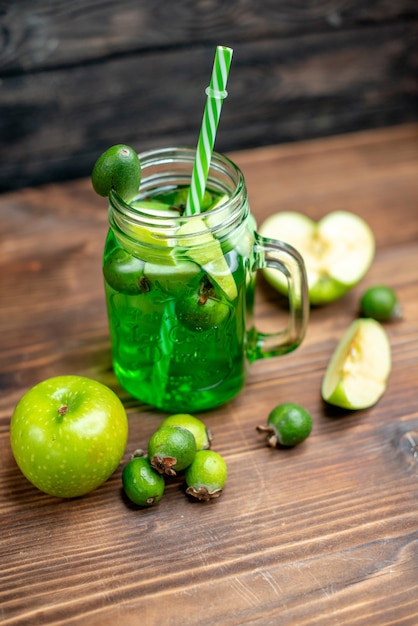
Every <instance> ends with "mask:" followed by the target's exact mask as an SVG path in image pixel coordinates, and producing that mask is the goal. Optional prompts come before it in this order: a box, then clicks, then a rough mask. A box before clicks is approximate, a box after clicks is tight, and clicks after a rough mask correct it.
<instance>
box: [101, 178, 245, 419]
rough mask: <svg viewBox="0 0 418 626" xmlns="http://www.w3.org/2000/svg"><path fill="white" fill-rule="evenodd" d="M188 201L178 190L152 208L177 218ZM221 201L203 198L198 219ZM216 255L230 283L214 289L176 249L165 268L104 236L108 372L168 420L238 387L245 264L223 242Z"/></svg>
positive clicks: (210, 194)
mask: <svg viewBox="0 0 418 626" xmlns="http://www.w3.org/2000/svg"><path fill="white" fill-rule="evenodd" d="M187 193H188V187H187V186H178V187H177V188H170V189H169V190H165V191H162V192H160V193H154V194H153V196H152V200H153V201H155V202H159V203H162V204H163V205H165V206H166V207H167V209H169V208H170V207H171V208H172V207H173V206H175V207H176V208H177V209H178V210H179V214H180V213H182V212H183V211H184V203H185V200H186V198H187ZM221 198H222V194H221V193H220V192H217V191H214V190H212V191H209V190H207V192H206V193H205V197H204V202H203V204H202V209H203V211H204V212H205V213H207V212H208V211H211V209H212V207H213V206H215V205H217V204H218V203H219V201H220V200H221ZM220 252H221V253H222V255H223V258H224V259H225V261H226V265H227V267H228V268H229V269H228V272H229V276H228V277H227V278H226V279H225V277H218V282H217V281H216V279H214V277H213V276H211V275H210V274H209V273H208V272H207V271H206V270H205V268H204V267H202V266H201V265H199V263H197V262H195V261H194V260H192V259H191V257H190V255H189V254H188V253H187V251H186V252H185V251H184V250H182V249H181V247H180V248H178V249H177V250H174V255H173V257H174V259H175V262H174V263H173V264H171V261H172V257H170V264H165V263H164V256H163V255H162V256H161V258H158V259H157V258H152V259H151V261H147V260H145V256H146V255H143V256H144V258H143V259H141V258H138V256H135V255H133V254H131V253H130V251H127V250H126V249H124V247H122V245H121V244H120V243H119V242H118V240H117V238H116V237H115V235H114V233H113V232H112V230H110V231H109V235H108V238H107V242H106V247H105V253H104V264H103V273H104V277H105V290H106V301H107V308H108V316H109V326H110V334H111V339H112V348H113V365H114V370H115V373H116V376H117V378H118V380H119V382H120V384H121V385H122V386H123V387H124V389H126V390H127V391H128V392H129V393H130V394H131V395H132V396H134V397H136V398H138V399H139V400H141V401H142V402H144V403H146V404H150V405H153V406H157V407H159V408H161V409H164V410H167V411H170V412H191V411H203V410H206V409H209V408H212V407H214V406H218V405H220V404H223V403H224V402H226V401H228V400H229V399H231V398H232V397H233V396H235V395H236V394H237V393H238V391H240V389H241V388H242V387H243V385H244V378H245V362H244V353H243V350H242V345H243V343H244V339H245V337H244V335H245V307H246V306H248V304H249V302H250V301H251V300H252V298H253V289H252V291H250V292H249V283H250V282H251V276H250V274H249V270H248V259H246V258H245V257H244V256H243V255H242V254H240V252H239V250H238V249H237V248H236V247H235V246H234V245H233V243H232V242H231V239H228V238H226V239H225V240H224V241H223V242H222V244H221V249H220ZM225 280H226V281H227V284H226V285H225V282H224V281H225ZM231 281H233V283H231ZM231 284H233V285H234V289H232V290H231V289H228V285H229V286H231ZM220 285H223V286H224V289H226V292H225V291H224V289H223V288H222V287H221V286H220ZM250 289H251V287H250Z"/></svg>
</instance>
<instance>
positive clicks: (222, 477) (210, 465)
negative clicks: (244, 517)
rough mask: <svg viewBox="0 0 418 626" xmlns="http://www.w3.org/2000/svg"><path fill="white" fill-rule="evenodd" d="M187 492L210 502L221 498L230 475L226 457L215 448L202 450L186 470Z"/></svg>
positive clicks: (198, 498)
mask: <svg viewBox="0 0 418 626" xmlns="http://www.w3.org/2000/svg"><path fill="white" fill-rule="evenodd" d="M184 476H185V479H186V484H187V489H186V493H187V494H188V495H189V496H192V497H193V498H196V499H197V500H200V501H203V502H208V501H209V500H213V499H214V498H219V496H220V495H221V493H222V490H223V488H224V486H225V483H226V479H227V477H228V468H227V465H226V462H225V460H224V458H223V457H222V456H221V455H220V454H218V453H217V452H215V451H214V450H200V451H199V452H197V453H196V456H195V458H194V461H193V462H192V463H191V465H189V467H188V468H187V469H186V471H185V474H184Z"/></svg>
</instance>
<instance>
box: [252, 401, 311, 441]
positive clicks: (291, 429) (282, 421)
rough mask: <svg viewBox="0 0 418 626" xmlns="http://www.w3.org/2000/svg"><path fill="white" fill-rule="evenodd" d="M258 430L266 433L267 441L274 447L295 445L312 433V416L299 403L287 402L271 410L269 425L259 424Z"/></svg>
mask: <svg viewBox="0 0 418 626" xmlns="http://www.w3.org/2000/svg"><path fill="white" fill-rule="evenodd" d="M257 430H258V431H259V432H263V433H266V435H267V443H268V444H269V445H270V446H271V447H273V448H275V447H276V446H277V444H280V445H282V446H295V445H296V444H298V443H301V442H302V441H304V440H305V439H306V438H307V437H308V436H309V435H310V433H311V430H312V417H311V415H310V414H309V413H308V411H306V409H304V408H303V407H302V406H300V405H299V404H295V403H294V402H285V403H284V404H280V405H279V406H276V407H275V408H274V409H273V410H272V411H271V413H270V415H269V416H268V419H267V426H257Z"/></svg>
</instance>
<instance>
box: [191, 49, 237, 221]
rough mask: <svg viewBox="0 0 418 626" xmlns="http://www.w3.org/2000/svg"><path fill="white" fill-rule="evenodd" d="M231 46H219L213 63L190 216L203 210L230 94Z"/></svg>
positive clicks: (195, 167) (193, 178)
mask: <svg viewBox="0 0 418 626" xmlns="http://www.w3.org/2000/svg"><path fill="white" fill-rule="evenodd" d="M232 52H233V50H232V49H231V48H228V47H226V46H217V48H216V53H215V59H214V62H213V69H212V77H211V80H210V85H209V87H207V89H206V95H207V99H206V105H205V110H204V112H203V120H202V126H201V128H200V134H199V141H198V143H197V150H196V158H195V162H194V165H193V172H192V178H191V182H190V192H189V196H188V198H187V204H186V215H193V214H195V213H200V207H201V204H202V200H203V195H204V193H205V189H206V181H207V178H208V174H209V167H210V161H211V158H212V152H213V146H214V145H215V137H216V131H217V129H218V124H219V118H220V116H221V109H222V103H223V100H224V99H225V98H226V97H227V95H228V92H227V91H226V83H227V80H228V74H229V68H230V67H231V59H232Z"/></svg>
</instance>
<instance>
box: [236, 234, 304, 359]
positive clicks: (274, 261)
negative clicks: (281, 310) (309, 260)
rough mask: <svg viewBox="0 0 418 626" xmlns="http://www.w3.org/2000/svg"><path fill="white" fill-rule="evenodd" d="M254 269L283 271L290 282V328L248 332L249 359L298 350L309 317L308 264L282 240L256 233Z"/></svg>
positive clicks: (288, 291) (288, 326)
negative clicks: (277, 330) (306, 266)
mask: <svg viewBox="0 0 418 626" xmlns="http://www.w3.org/2000/svg"><path fill="white" fill-rule="evenodd" d="M254 236H255V241H254V266H253V268H252V269H253V270H254V271H255V270H261V269H264V268H266V267H268V268H270V269H272V270H276V271H278V272H281V273H282V274H283V275H284V277H285V278H286V281H287V296H288V300H289V318H288V325H287V327H286V328H285V329H284V330H282V331H279V332H277V333H268V334H266V333H261V332H259V331H258V330H257V329H256V328H252V329H250V330H249V331H248V336H247V346H248V349H247V357H248V359H249V361H250V362H251V361H255V360H257V359H264V358H267V357H272V356H279V355H281V354H285V353H287V352H291V351H292V350H295V348H297V347H298V346H299V345H300V343H301V342H302V340H303V338H304V336H305V332H306V328H307V324H308V319H309V295H308V283H307V279H306V270H305V264H304V262H303V259H302V257H301V255H300V254H299V252H298V251H297V250H295V248H293V247H292V246H290V245H289V244H287V243H284V242H282V241H276V240H274V239H268V238H266V237H262V236H261V235H260V234H258V233H254Z"/></svg>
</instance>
